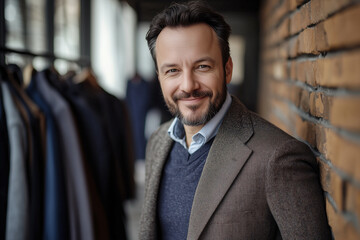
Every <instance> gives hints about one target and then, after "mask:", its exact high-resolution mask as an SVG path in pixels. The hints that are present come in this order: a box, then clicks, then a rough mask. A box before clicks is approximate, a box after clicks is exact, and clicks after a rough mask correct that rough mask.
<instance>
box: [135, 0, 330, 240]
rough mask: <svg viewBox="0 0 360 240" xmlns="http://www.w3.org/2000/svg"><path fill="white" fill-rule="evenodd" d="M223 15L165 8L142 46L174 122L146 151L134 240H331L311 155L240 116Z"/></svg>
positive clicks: (192, 7)
mask: <svg viewBox="0 0 360 240" xmlns="http://www.w3.org/2000/svg"><path fill="white" fill-rule="evenodd" d="M229 34H230V27H229V26H228V24H227V23H226V22H225V21H224V19H223V17H221V16H220V15H218V14H217V13H215V12H213V11H212V10H210V9H209V8H208V7H207V6H205V5H203V4H202V3H199V2H190V3H182V4H176V3H175V4H173V5H171V6H170V7H169V8H167V9H165V10H164V11H163V12H161V13H159V14H158V15H157V16H156V17H155V18H154V19H153V21H152V23H151V26H150V29H149V31H148V34H147V37H146V39H147V41H148V45H149V48H150V51H151V53H152V56H153V58H154V61H155V65H156V70H157V74H158V78H159V81H160V85H161V89H162V93H163V96H164V99H165V102H166V104H167V106H168V108H169V110H170V112H171V113H172V114H173V115H174V116H175V119H174V120H173V121H170V122H168V123H165V124H164V125H162V126H161V127H160V128H159V130H158V131H156V132H155V133H154V134H153V135H152V137H151V138H150V140H149V143H148V146H147V152H146V182H145V200H144V205H143V212H142V217H141V223H140V225H141V226H140V239H171V240H174V239H331V232H330V228H329V225H328V223H327V216H326V210H325V202H324V197H323V191H322V189H321V185H320V182H319V175H318V172H319V170H318V166H317V163H316V160H315V159H314V157H313V155H312V153H311V151H310V150H309V148H308V147H307V146H306V145H305V144H303V143H301V142H299V141H297V140H295V139H294V138H292V137H291V136H289V135H287V134H286V133H284V132H282V131H281V130H280V129H278V128H276V127H275V126H273V125H271V124H270V123H268V122H266V121H265V120H263V119H262V118H260V117H259V116H257V115H256V114H254V113H252V112H250V111H248V110H247V109H246V108H245V106H244V105H242V103H241V102H240V101H239V100H238V99H237V98H235V97H231V96H230V95H229V93H228V92H227V89H226V84H228V83H229V82H230V81H231V76H232V69H233V64H232V60H231V57H230V53H229V52H230V51H229V45H228V38H229Z"/></svg>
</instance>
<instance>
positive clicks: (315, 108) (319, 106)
mask: <svg viewBox="0 0 360 240" xmlns="http://www.w3.org/2000/svg"><path fill="white" fill-rule="evenodd" d="M332 99H333V98H332V97H329V96H326V95H324V94H323V93H321V92H317V93H315V92H313V93H312V94H311V95H310V103H311V105H310V113H311V115H312V116H315V117H319V118H324V119H326V120H328V119H329V111H330V110H329V109H330V105H331V104H332Z"/></svg>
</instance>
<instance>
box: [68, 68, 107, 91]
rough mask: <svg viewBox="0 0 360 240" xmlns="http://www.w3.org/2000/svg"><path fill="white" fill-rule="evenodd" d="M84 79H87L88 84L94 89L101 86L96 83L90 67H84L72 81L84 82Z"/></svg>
mask: <svg viewBox="0 0 360 240" xmlns="http://www.w3.org/2000/svg"><path fill="white" fill-rule="evenodd" d="M84 81H87V82H88V83H90V85H91V86H92V87H94V88H95V89H100V88H101V87H100V85H99V84H98V82H97V80H96V76H95V73H94V72H93V70H92V69H91V67H86V68H84V70H82V71H81V72H80V73H79V74H78V75H76V76H75V77H74V79H73V82H74V83H81V82H84Z"/></svg>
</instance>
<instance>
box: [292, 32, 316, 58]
mask: <svg viewBox="0 0 360 240" xmlns="http://www.w3.org/2000/svg"><path fill="white" fill-rule="evenodd" d="M297 41H298V49H297V55H301V54H319V53H320V52H319V51H318V50H317V49H316V41H315V29H314V28H307V29H305V30H304V31H303V32H301V33H300V35H299V38H298V39H297Z"/></svg>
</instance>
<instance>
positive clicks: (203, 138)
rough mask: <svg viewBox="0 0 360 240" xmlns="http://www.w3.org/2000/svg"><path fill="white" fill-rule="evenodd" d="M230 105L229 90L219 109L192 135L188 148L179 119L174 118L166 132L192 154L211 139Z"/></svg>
mask: <svg viewBox="0 0 360 240" xmlns="http://www.w3.org/2000/svg"><path fill="white" fill-rule="evenodd" d="M230 105H231V96H230V94H229V92H227V94H226V99H225V102H224V104H223V105H222V107H221V108H220V111H219V112H218V113H217V114H216V115H215V116H214V117H213V118H212V119H211V120H210V121H209V122H207V123H206V124H205V125H204V127H203V128H201V129H200V131H199V132H197V133H196V134H195V135H194V136H193V137H192V141H191V144H190V146H189V148H187V146H186V140H185V129H184V126H183V124H182V123H181V121H180V119H178V118H175V119H174V121H173V122H172V124H171V125H170V127H169V129H168V134H169V135H170V137H171V138H172V139H173V140H174V141H175V142H178V143H180V144H181V145H182V146H184V148H185V149H187V150H188V152H189V154H193V153H194V152H196V151H197V150H198V149H199V148H201V147H202V146H203V145H204V144H205V143H207V141H209V140H210V139H212V138H213V137H214V136H215V135H216V134H217V132H218V130H219V127H220V125H221V123H222V120H223V118H224V116H225V114H226V112H227V111H228V109H229V107H230Z"/></svg>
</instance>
